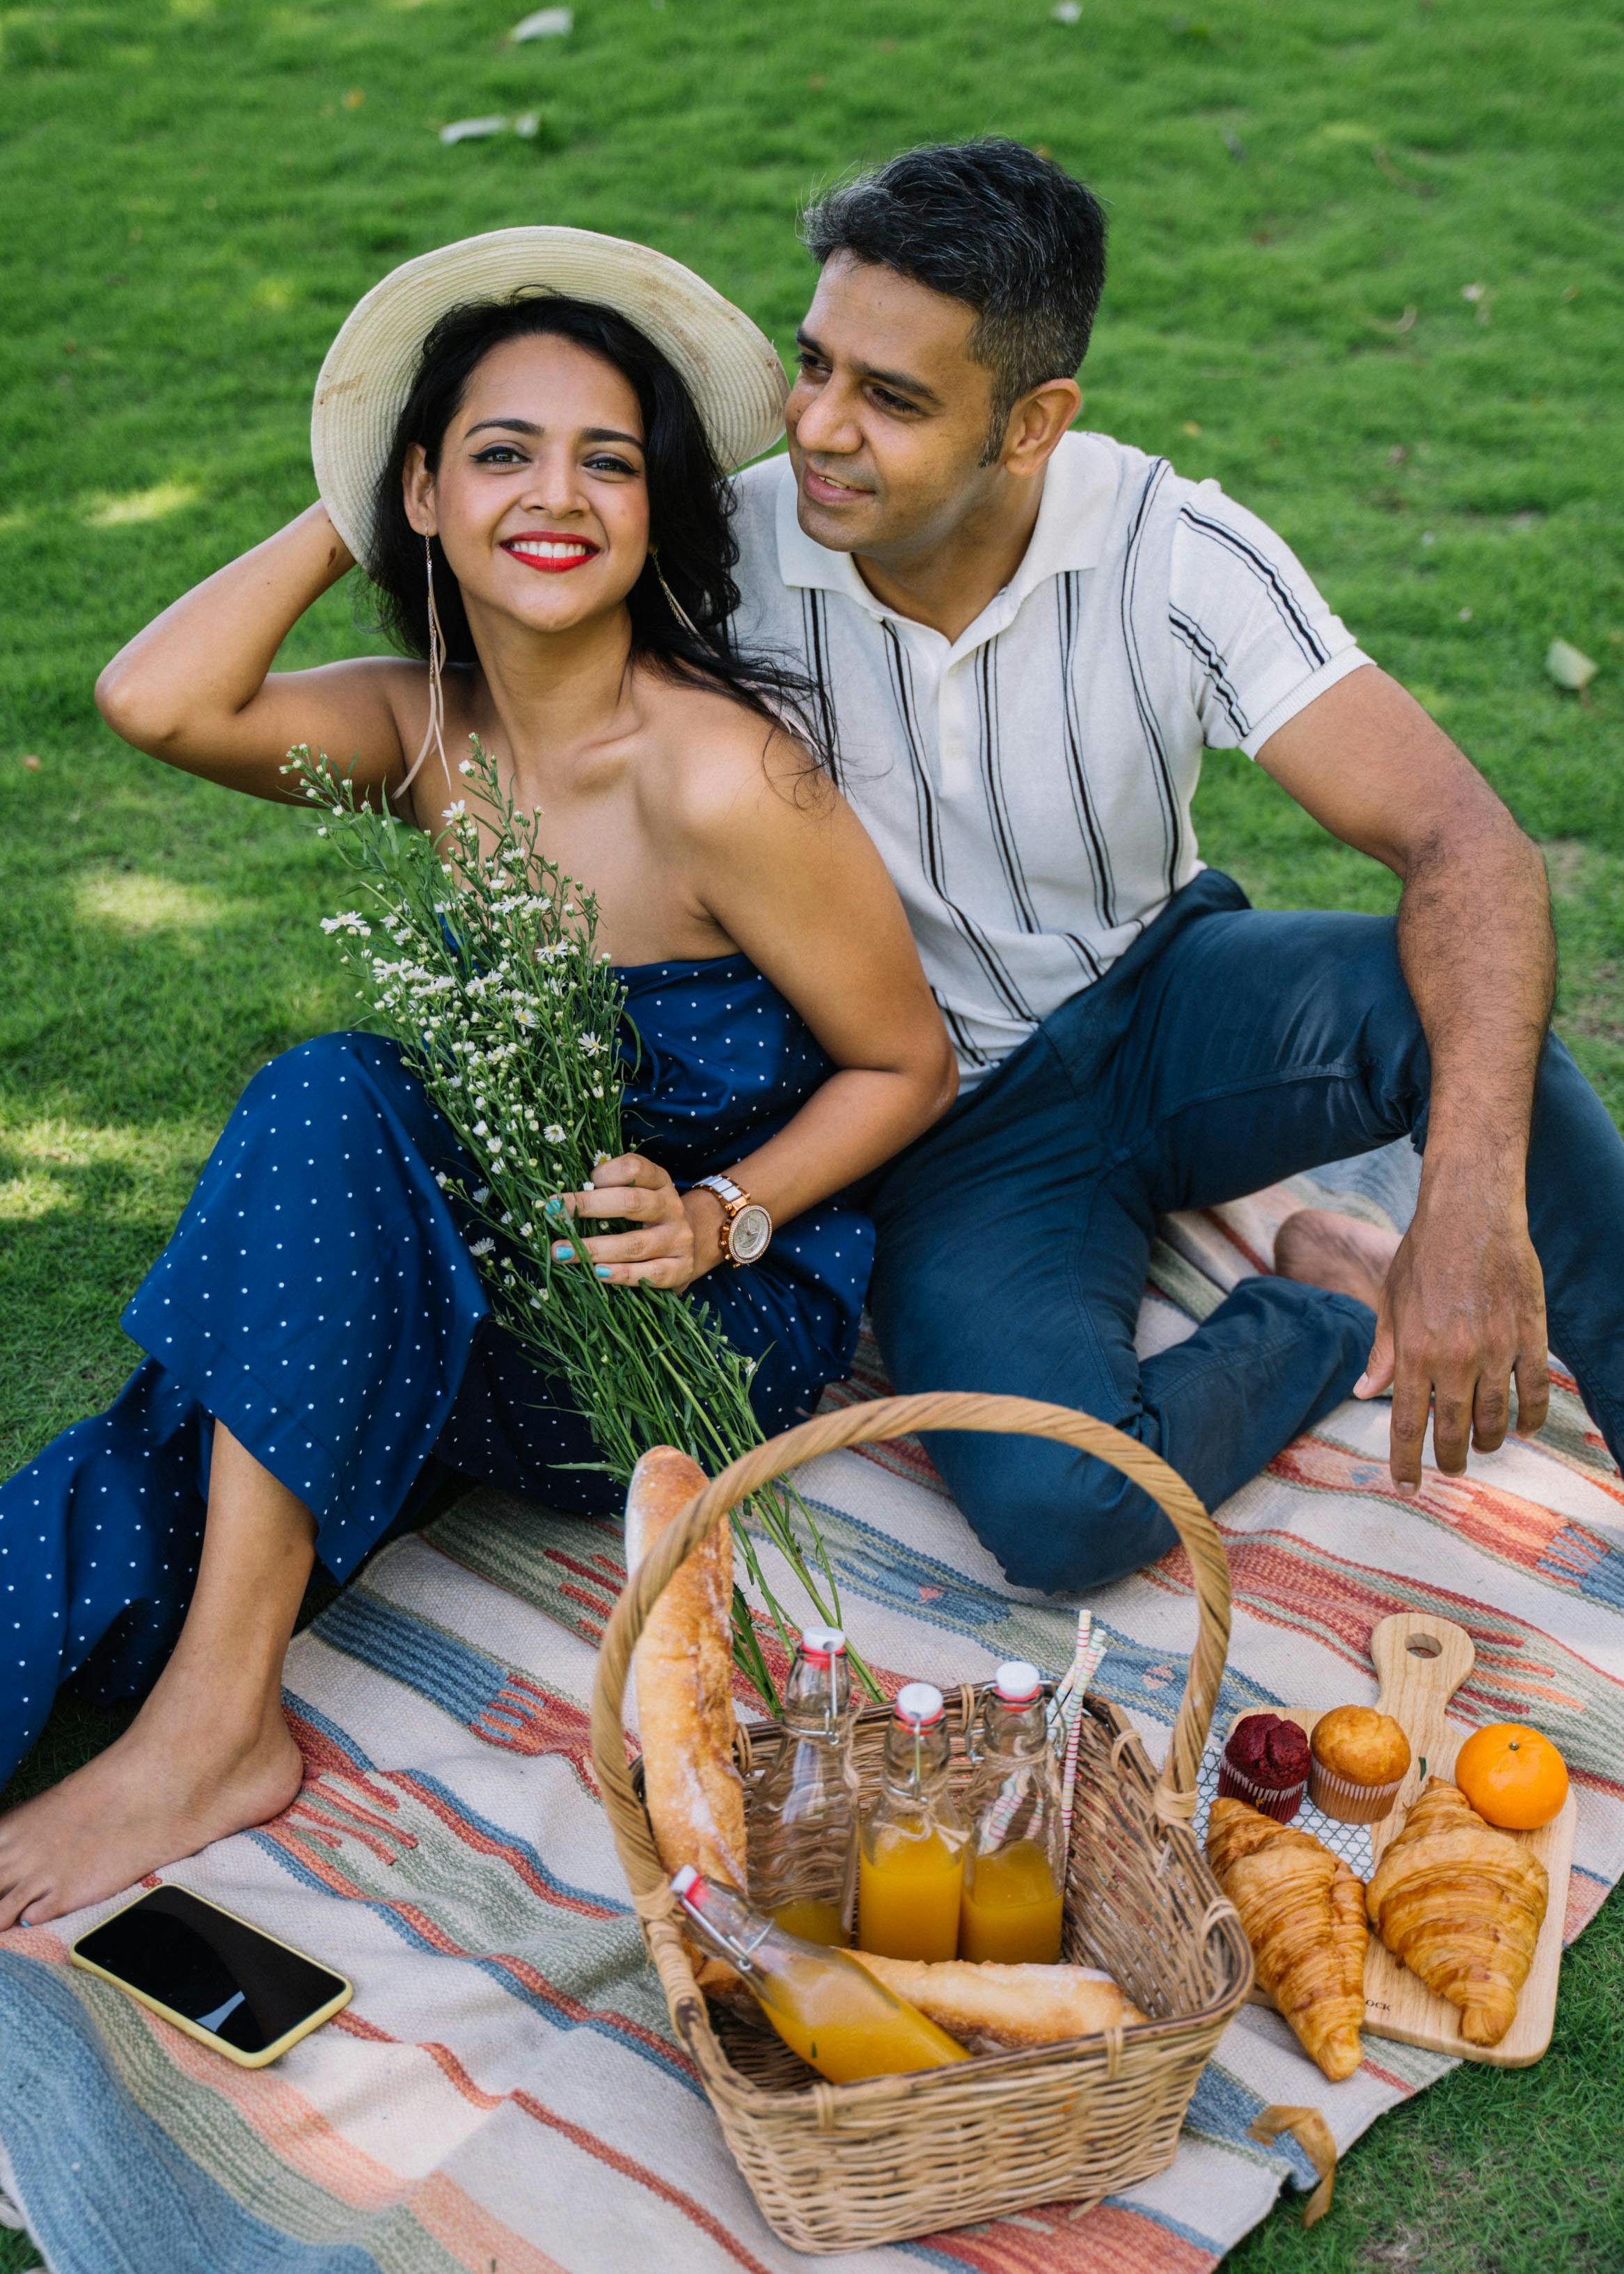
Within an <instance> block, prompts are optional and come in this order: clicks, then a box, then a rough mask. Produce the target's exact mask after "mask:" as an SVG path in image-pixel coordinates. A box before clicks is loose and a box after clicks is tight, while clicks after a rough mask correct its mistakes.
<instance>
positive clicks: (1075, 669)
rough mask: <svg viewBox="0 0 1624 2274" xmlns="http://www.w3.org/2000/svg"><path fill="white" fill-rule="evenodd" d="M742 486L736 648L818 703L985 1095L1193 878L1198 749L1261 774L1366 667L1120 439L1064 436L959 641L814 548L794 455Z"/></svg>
mask: <svg viewBox="0 0 1624 2274" xmlns="http://www.w3.org/2000/svg"><path fill="white" fill-rule="evenodd" d="M737 490H738V501H739V505H738V514H737V517H736V519H735V521H734V523H733V527H734V531H735V534H736V536H737V537H738V539H739V543H740V546H741V559H740V562H739V567H738V569H737V571H736V572H735V573H736V575H737V578H738V582H739V586H740V590H741V596H742V597H741V605H740V610H739V614H738V615H737V617H736V618H735V620H734V630H735V633H736V635H737V636H738V638H739V640H740V643H741V645H742V646H744V647H746V648H747V649H748V648H751V647H755V648H767V649H770V650H772V651H777V652H778V653H780V654H785V653H786V652H787V655H788V657H789V659H791V660H793V661H794V662H795V663H797V664H798V665H800V666H802V667H803V668H805V669H806V670H808V672H809V673H810V674H812V675H813V677H815V678H816V681H818V683H819V685H820V686H821V688H822V689H823V694H824V697H825V700H826V703H827V706H828V722H829V724H830V726H831V729H832V736H833V740H834V742H835V746H836V748H837V749H838V764H839V779H840V787H841V788H842V789H843V790H844V791H845V793H846V796H847V798H848V799H849V800H850V802H851V803H852V804H853V807H854V808H855V809H856V811H857V812H858V814H859V815H860V816H861V818H862V820H863V822H864V823H865V824H866V825H867V827H868V831H869V833H870V834H871V836H872V837H873V838H874V840H875V842H876V844H877V846H878V847H879V849H880V852H881V854H882V855H883V858H884V861H885V864H886V866H887V868H888V869H889V870H891V876H892V877H893V878H894V879H895V881H896V884H897V887H898V891H899V892H900V893H901V895H902V900H903V904H904V906H905V907H906V910H907V914H908V920H909V922H910V923H911V925H912V926H913V930H914V939H915V940H916V942H917V943H918V946H919V952H920V955H921V959H922V960H923V963H924V967H925V971H926V974H927V975H928V977H929V981H930V984H931V988H932V990H933V992H934V993H935V995H936V1001H937V1002H938V1003H939V1005H941V1008H942V1013H943V1015H944V1018H945V1020H946V1021H947V1025H948V1028H949V1031H950V1033H951V1035H952V1038H953V1043H954V1046H955V1049H956V1050H957V1052H958V1056H959V1068H960V1073H961V1077H962V1082H963V1086H964V1087H965V1088H971V1087H973V1086H974V1084H975V1083H976V1082H977V1081H980V1080H981V1079H982V1078H983V1077H984V1075H985V1074H986V1073H988V1072H989V1069H990V1068H991V1067H993V1066H995V1065H997V1064H998V1063H999V1061H1000V1060H1001V1059H1003V1058H1006V1057H1008V1055H1009V1053H1010V1052H1011V1050H1014V1049H1016V1048H1017V1046H1018V1045H1019V1043H1021V1042H1023V1041H1024V1040H1025V1038H1026V1035H1029V1034H1030V1033H1031V1032H1032V1030H1033V1028H1034V1027H1035V1026H1036V1025H1037V1024H1038V1022H1039V1021H1040V1020H1042V1019H1045V1018H1047V1017H1048V1016H1049V1013H1050V1012H1052V1011H1054V1010H1056V1009H1057V1008H1058V1006H1059V1005H1061V1004H1062V1003H1064V1001H1065V1000H1066V999H1067V998H1068V997H1069V996H1071V995H1074V994H1075V993H1076V992H1077V990H1079V988H1082V987H1086V986H1089V985H1091V984H1092V983H1093V982H1094V980H1096V979H1098V978H1099V977H1100V975H1101V973H1103V972H1104V971H1106V970H1107V969H1109V967H1110V965H1111V964H1112V963H1113V962H1114V961H1115V960H1116V957H1117V956H1119V955H1120V954H1121V953H1123V951H1124V948H1126V947H1127V946H1128V945H1129V944H1130V942H1131V941H1132V940H1133V939H1135V938H1136V937H1138V935H1139V933H1140V932H1141V931H1142V930H1144V928H1145V926H1146V925H1147V924H1148V923H1149V922H1152V920H1153V919H1154V917H1155V916H1156V915H1158V914H1159V913H1160V911H1161V910H1162V908H1163V907H1165V906H1166V905H1167V901H1168V900H1169V896H1170V895H1171V894H1172V893H1173V892H1177V890H1178V888H1179V887H1180V886H1181V885H1186V884H1188V883H1189V881H1190V879H1191V878H1192V877H1193V876H1194V875H1195V874H1196V872H1197V871H1198V870H1199V868H1200V867H1201V865H1202V863H1201V862H1200V861H1199V859H1198V857H1197V854H1196V842H1195V832H1194V829H1193V828H1192V825H1191V817H1190V806H1191V801H1192V798H1193V797H1194V795H1195V789H1196V783H1197V780H1198V779H1199V773H1200V764H1201V753H1202V751H1203V750H1204V749H1243V750H1244V751H1245V752H1246V754H1247V755H1248V757H1255V756H1256V755H1257V753H1258V751H1259V749H1261V747H1262V745H1263V744H1264V743H1265V742H1267V740H1268V738H1269V736H1270V735H1271V734H1274V731H1275V729H1276V728H1277V727H1282V726H1283V725H1284V724H1285V722H1286V720H1287V719H1289V718H1291V717H1292V716H1293V714H1294V713H1295V712H1297V711H1300V710H1301V709H1302V707H1303V705H1304V704H1306V703H1311V702H1312V700H1313V699H1314V697H1316V696H1317V695H1320V694H1323V693H1324V691H1325V689H1327V687H1331V686H1334V685H1335V682H1336V681H1338V680H1339V679H1342V678H1344V677H1346V675H1347V674H1348V673H1349V672H1350V671H1353V670H1356V669H1357V667H1358V666H1359V665H1361V664H1362V663H1365V662H1366V661H1367V660H1368V659H1367V658H1366V657H1365V656H1364V655H1363V654H1361V652H1360V651H1359V649H1358V648H1357V646H1356V645H1355V644H1354V640H1353V636H1352V634H1351V633H1350V631H1348V630H1347V629H1346V628H1345V626H1344V625H1343V624H1342V622H1341V621H1340V619H1339V618H1337V617H1336V616H1335V615H1333V614H1332V613H1331V611H1330V609H1329V608H1328V607H1327V606H1326V604H1325V602H1324V600H1323V599H1321V598H1320V596H1319V592H1318V591H1316V590H1315V589H1314V586H1313V584H1312V583H1311V582H1310V580H1309V578H1308V576H1306V575H1305V574H1304V570H1303V569H1302V567H1301V565H1300V563H1299V562H1298V561H1297V560H1296V559H1295V557H1294V556H1293V554H1292V553H1291V552H1290V550H1289V547H1288V546H1285V545H1283V544H1282V542H1281V540H1280V538H1278V537H1276V536H1275V535H1274V532H1273V531H1272V530H1269V529H1267V528H1266V527H1265V525H1264V524H1263V523H1262V522H1260V521H1259V520H1258V519H1257V518H1256V517H1255V516H1253V515H1252V514H1250V513H1247V512H1246V511H1245V510H1244V508H1242V507H1240V506H1237V505H1235V504H1233V503H1232V502H1231V501H1230V500H1229V499H1228V498H1227V497H1225V495H1224V494H1223V492H1222V490H1221V489H1220V488H1219V487H1218V486H1217V484H1216V483H1215V482H1210V481H1208V482H1192V481H1186V480H1184V479H1183V478H1181V477H1180V476H1179V475H1177V474H1176V473H1175V472H1174V471H1173V470H1172V468H1171V467H1170V466H1169V464H1168V463H1167V462H1166V460H1165V459H1162V458H1149V457H1147V456H1145V455H1144V453H1143V452H1142V451H1139V450H1135V449H1132V448H1129V447H1128V446H1127V445H1126V444H1124V443H1122V442H1116V441H1113V440H1111V439H1110V438H1109V436H1108V435H1104V434H1085V433H1069V434H1067V435H1066V436H1065V437H1064V440H1062V441H1061V444H1060V447H1059V448H1058V449H1057V450H1056V453H1055V456H1054V457H1053V459H1052V460H1051V461H1050V463H1049V470H1048V472H1047V474H1046V476H1045V478H1044V485H1043V497H1042V502H1041V506H1040V508H1039V511H1038V518H1037V523H1036V526H1035V528H1034V531H1033V534H1032V541H1031V543H1030V544H1029V545H1028V546H1027V547H1026V556H1025V558H1024V559H1023V560H1022V561H1021V564H1020V566H1019V569H1017V570H1016V572H1015V575H1014V576H1012V577H1011V580H1010V582H1009V583H1008V584H1006V585H1005V586H1004V589H1003V590H1002V591H1000V592H998V593H996V595H995V597H994V598H993V599H991V600H990V601H989V603H988V605H987V606H986V607H985V608H984V609H983V610H982V612H981V614H980V615H979V616H978V617H977V618H976V620H975V621H974V623H973V624H972V625H971V626H970V628H969V629H968V630H967V631H966V632H964V633H963V634H961V636H959V638H958V639H957V640H955V641H953V642H951V644H950V642H948V641H947V640H946V639H944V637H943V636H942V635H941V633H940V632H936V631H933V630H931V629H929V627H928V626H927V625H924V624H919V623H914V622H912V621H909V619H908V618H907V617H906V616H899V615H898V614H896V613H895V612H894V611H893V610H892V609H890V608H887V607H885V606H883V605H882V603H881V602H880V601H878V600H877V599H875V597H874V595H873V593H872V592H870V591H869V590H868V586H867V585H866V584H864V583H863V581H862V578H861V576H860V575H859V574H858V571H857V569H856V567H855V565H854V563H853V561H852V558H851V556H850V555H849V554H848V553H831V552H829V551H828V550H827V549H826V548H825V547H824V546H821V545H818V544H816V543H815V542H814V540H813V539H812V538H809V537H808V536H807V535H806V534H805V532H804V531H802V530H801V525H800V523H799V522H798V521H797V519H796V516H795V484H794V477H793V472H792V471H791V468H790V464H789V461H788V459H787V458H784V457H778V458H771V459H768V460H765V461H764V462H763V463H761V464H759V465H756V466H752V467H750V468H749V469H748V471H747V472H745V473H744V474H742V475H741V477H740V478H739V480H738V484H737Z"/></svg>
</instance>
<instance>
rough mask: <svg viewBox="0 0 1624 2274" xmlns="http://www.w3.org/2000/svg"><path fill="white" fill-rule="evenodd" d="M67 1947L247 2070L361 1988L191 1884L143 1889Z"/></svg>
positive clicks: (92, 1969)
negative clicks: (194, 1891) (196, 1891)
mask: <svg viewBox="0 0 1624 2274" xmlns="http://www.w3.org/2000/svg"><path fill="white" fill-rule="evenodd" d="M68 1955H69V1958H70V1959H71V1961H72V1962H73V1964H74V1965H75V1966H82V1967H83V1968H84V1969H85V1970H86V1973H87V1974H99V1975H100V1976H101V1977H102V1980H103V1981H104V1982H110V1983H112V1984H114V1986H115V1988H117V1989H119V1990H125V1991H128V1992H129V1994H130V1995H131V1997H132V1998H135V1999H139V2001H140V2003H141V2004H142V2005H143V2006H146V2007H149V2008H150V2009H151V2011H152V2012H153V2013H154V2014H162V2016H163V2018H164V2020H165V2021H166V2022H174V2024H175V2026H176V2028H177V2029H184V2031H185V2032H186V2035H187V2036H188V2037H195V2038H196V2039H197V2041H198V2043H199V2044H202V2045H208V2046H210V2047H211V2048H212V2049H213V2051H214V2052H217V2053H223V2054H224V2055H225V2057H226V2059H228V2060H230V2061H236V2062H237V2066H238V2067H240V2068H263V2067H265V2066H266V2064H267V2061H274V2060H275V2059H277V2058H278V2057H279V2055H281V2054H282V2053H285V2052H287V2050H288V2048H289V2045H294V2044H297V2043H298V2041H299V2039H300V2038H301V2037H308V2036H309V2035H310V2033H311V2031H312V2029H320V2026H321V2024H322V2022H329V2021H331V2020H332V2018H333V2016H334V2014H336V2013H337V2012H339V2010H340V2009H341V2007H345V2006H347V2005H348V2004H349V2003H350V1999H351V1997H352V1996H353V1995H354V1992H353V1991H352V1989H351V1987H350V1984H349V1983H348V1982H346V1981H345V1979H344V1977H343V1976H342V1974H335V1973H333V1972H332V1971H331V1969H329V1968H327V1967H325V1966H318V1965H317V1963H316V1962H315V1960H314V1959H313V1958H306V1957H305V1954H304V1953H303V1952H302V1951H297V1950H295V1949H294V1948H293V1947H292V1946H291V1945H290V1944H288V1943H285V1942H278V1941H277V1939H276V1938H275V1937H274V1935H269V1934H266V1933H265V1932H263V1931H262V1930H261V1929H260V1928H259V1927H257V1926H251V1925H250V1924H249V1923H248V1921H247V1920H246V1919H243V1918H238V1917H237V1914H236V1912H235V1911H226V1910H222V1909H221V1908H220V1906H219V1904H218V1903H210V1902H206V1901H204V1900H203V1898H202V1896H201V1895H194V1894H192V1893H191V1891H190V1890H189V1889H188V1888H185V1887H154V1888H153V1889H152V1891H151V1892H150V1893H149V1894H145V1895H138V1896H137V1898H136V1900H135V1901H134V1902H132V1903H126V1904H125V1905H124V1909H123V1910H121V1911H115V1912H114V1914H113V1916H112V1917H111V1918H107V1919H103V1920H102V1924H101V1925H100V1926H93V1927H92V1928H91V1929H90V1930H89V1931H88V1932H87V1933H85V1934H82V1935H80V1937H79V1940H78V1941H77V1942H76V1943H75V1944H74V1945H73V1946H72V1948H71V1951H70V1952H69V1953H68Z"/></svg>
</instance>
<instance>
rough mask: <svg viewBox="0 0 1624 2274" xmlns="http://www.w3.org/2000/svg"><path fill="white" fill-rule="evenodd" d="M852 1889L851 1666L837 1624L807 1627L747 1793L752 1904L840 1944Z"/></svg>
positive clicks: (796, 1929)
mask: <svg viewBox="0 0 1624 2274" xmlns="http://www.w3.org/2000/svg"><path fill="white" fill-rule="evenodd" d="M856 1886H857V1771H856V1768H855V1767H854V1766H853V1760H852V1676H851V1666H850V1662H849V1660H847V1657H846V1637H845V1636H844V1635H843V1634H842V1633H841V1631H840V1630H839V1628H838V1627H823V1626H810V1627H808V1628H807V1629H806V1630H805V1631H804V1632H803V1633H802V1635H801V1641H800V1644H799V1645H798V1646H797V1648H796V1652H795V1657H794V1662H793V1665H792V1666H791V1668H790V1670H789V1680H788V1681H787V1682H786V1683H785V1685H784V1742H783V1743H782V1745H781V1746H780V1747H779V1749H778V1755H777V1758H775V1759H774V1761H773V1763H772V1765H771V1767H770V1768H769V1769H768V1771H767V1773H766V1775H765V1776H764V1777H763V1780H762V1783H761V1787H760V1788H759V1790H758V1791H757V1792H756V1795H755V1796H753V1804H752V1807H751V1811H750V1900H751V1901H752V1902H753V1903H754V1904H755V1906H756V1909H757V1910H762V1911H766V1912H768V1913H770V1914H771V1916H772V1917H773V1918H775V1919H776V1920H777V1921H778V1924H779V1925H780V1926H781V1927H783V1928H784V1929H785V1930H786V1932H788V1933H790V1934H795V1935H800V1936H801V1938H802V1939H804V1940H805V1941H808V1942H823V1943H830V1944H840V1943H847V1942H849V1941H850V1940H851V1939H852V1904H853V1899H854V1896H855V1894H856Z"/></svg>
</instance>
